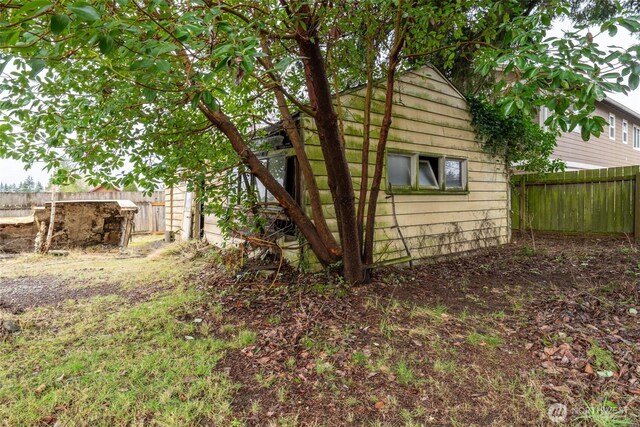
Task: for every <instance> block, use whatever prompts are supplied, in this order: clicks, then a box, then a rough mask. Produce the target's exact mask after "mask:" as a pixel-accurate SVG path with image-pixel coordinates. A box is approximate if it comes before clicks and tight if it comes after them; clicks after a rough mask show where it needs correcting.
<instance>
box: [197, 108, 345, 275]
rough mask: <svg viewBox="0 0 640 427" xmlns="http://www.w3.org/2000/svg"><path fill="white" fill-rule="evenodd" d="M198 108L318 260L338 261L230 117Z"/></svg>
mask: <svg viewBox="0 0 640 427" xmlns="http://www.w3.org/2000/svg"><path fill="white" fill-rule="evenodd" d="M198 108H199V109H200V111H201V112H202V113H203V114H204V115H205V117H207V119H209V121H210V122H211V123H213V124H214V126H215V127H216V128H218V130H220V132H222V133H223V134H224V135H225V136H226V137H227V138H228V139H229V142H230V143H231V145H232V147H233V149H234V150H235V151H236V152H237V153H238V155H239V156H240V158H241V159H242V161H243V162H244V163H245V164H246V165H247V166H248V167H249V169H250V170H251V173H252V174H253V175H255V177H256V178H258V179H259V180H260V181H261V182H262V184H263V185H264V186H265V187H266V188H267V190H269V192H270V193H271V194H273V196H274V197H275V198H276V200H278V202H279V203H280V205H281V206H282V207H283V208H284V209H285V212H286V213H287V215H288V216H289V218H291V220H292V221H293V222H294V223H295V225H296V227H297V228H298V230H300V232H301V233H302V234H303V235H304V237H305V238H306V239H307V241H308V242H309V245H310V246H311V250H313V252H314V253H315V254H316V256H317V257H318V260H319V261H320V262H321V263H323V264H325V265H329V264H332V263H335V262H336V261H338V259H339V257H338V256H337V255H336V254H334V253H332V252H331V251H330V250H329V248H328V247H327V246H326V245H325V243H324V242H323V240H322V238H321V237H320V235H319V234H318V230H317V229H316V227H315V226H314V224H313V223H312V222H311V220H310V219H309V218H308V217H307V215H306V214H305V213H304V212H303V211H302V209H301V207H300V205H298V203H297V202H296V201H295V200H294V199H293V197H291V195H290V194H289V193H288V192H287V190H285V188H284V187H283V186H282V185H280V183H279V182H278V181H276V179H275V178H274V177H273V176H272V175H271V174H270V173H269V171H268V170H267V168H266V167H265V166H264V165H263V164H262V162H261V161H260V159H258V157H257V156H256V155H255V154H254V153H253V151H251V149H250V148H249V146H248V145H247V144H246V143H245V141H244V139H243V138H242V135H241V134H240V132H239V131H238V129H237V128H236V127H235V126H234V125H233V123H232V122H231V120H230V119H229V117H227V116H226V115H225V114H224V113H223V112H222V111H220V110H217V111H212V110H210V109H209V108H208V107H207V106H205V105H204V104H203V103H202V102H201V103H200V104H199V105H198Z"/></svg>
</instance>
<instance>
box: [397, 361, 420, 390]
mask: <svg viewBox="0 0 640 427" xmlns="http://www.w3.org/2000/svg"><path fill="white" fill-rule="evenodd" d="M395 373H396V376H397V378H398V383H400V384H401V385H410V384H413V382H414V381H415V375H414V374H413V371H412V370H411V368H410V367H409V365H407V364H406V362H403V361H401V362H398V363H397V364H396V366H395Z"/></svg>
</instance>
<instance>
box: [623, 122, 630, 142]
mask: <svg viewBox="0 0 640 427" xmlns="http://www.w3.org/2000/svg"><path fill="white" fill-rule="evenodd" d="M622 142H623V143H625V144H628V143H629V124H628V123H627V121H626V120H623V121H622Z"/></svg>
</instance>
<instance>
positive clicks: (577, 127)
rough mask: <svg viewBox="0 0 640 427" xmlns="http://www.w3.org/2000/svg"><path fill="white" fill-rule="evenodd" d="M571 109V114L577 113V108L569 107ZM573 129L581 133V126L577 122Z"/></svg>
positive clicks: (575, 114)
mask: <svg viewBox="0 0 640 427" xmlns="http://www.w3.org/2000/svg"><path fill="white" fill-rule="evenodd" d="M570 109H571V114H573V115H574V116H577V115H578V110H577V109H576V108H575V107H573V106H572V107H570ZM573 131H574V132H576V133H581V132H582V126H580V125H579V124H577V125H576V127H574V128H573Z"/></svg>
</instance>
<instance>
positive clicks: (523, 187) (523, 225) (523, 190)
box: [520, 175, 527, 234]
mask: <svg viewBox="0 0 640 427" xmlns="http://www.w3.org/2000/svg"><path fill="white" fill-rule="evenodd" d="M520 178H521V179H520V233H521V234H524V233H525V231H527V220H526V215H527V206H526V203H527V183H526V180H527V176H526V175H520Z"/></svg>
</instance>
